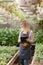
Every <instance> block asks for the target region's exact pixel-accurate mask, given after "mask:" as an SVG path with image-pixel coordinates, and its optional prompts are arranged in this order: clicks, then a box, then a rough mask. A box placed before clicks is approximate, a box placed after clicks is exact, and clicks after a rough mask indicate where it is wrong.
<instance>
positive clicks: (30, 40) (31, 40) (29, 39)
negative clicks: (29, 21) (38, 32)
mask: <svg viewBox="0 0 43 65" xmlns="http://www.w3.org/2000/svg"><path fill="white" fill-rule="evenodd" d="M33 37H34V36H33V31H30V34H29V38H27V39H26V40H27V41H29V42H33Z"/></svg>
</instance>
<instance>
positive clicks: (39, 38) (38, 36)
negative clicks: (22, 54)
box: [34, 29, 43, 43]
mask: <svg viewBox="0 0 43 65" xmlns="http://www.w3.org/2000/svg"><path fill="white" fill-rule="evenodd" d="M34 42H37V43H43V29H40V30H38V31H36V32H34Z"/></svg>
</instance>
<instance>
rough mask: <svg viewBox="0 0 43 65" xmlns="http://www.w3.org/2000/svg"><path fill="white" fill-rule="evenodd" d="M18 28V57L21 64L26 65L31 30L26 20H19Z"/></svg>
mask: <svg viewBox="0 0 43 65" xmlns="http://www.w3.org/2000/svg"><path fill="white" fill-rule="evenodd" d="M20 29H21V31H20V34H19V38H18V42H19V43H20V51H19V57H20V60H21V64H22V65H28V60H29V59H30V43H31V42H32V41H33V38H32V37H33V32H32V31H31V30H30V25H29V23H28V22H27V21H26V20H24V21H21V22H20Z"/></svg>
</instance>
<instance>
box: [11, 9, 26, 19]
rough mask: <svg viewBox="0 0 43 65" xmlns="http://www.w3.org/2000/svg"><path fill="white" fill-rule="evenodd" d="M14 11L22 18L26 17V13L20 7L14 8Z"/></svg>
mask: <svg viewBox="0 0 43 65" xmlns="http://www.w3.org/2000/svg"><path fill="white" fill-rule="evenodd" d="M12 12H13V13H14V14H15V15H16V16H18V17H19V18H20V19H21V20H24V19H26V15H25V14H24V13H23V12H22V11H21V10H20V9H15V10H14V9H13V10H12Z"/></svg>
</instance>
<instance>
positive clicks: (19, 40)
mask: <svg viewBox="0 0 43 65" xmlns="http://www.w3.org/2000/svg"><path fill="white" fill-rule="evenodd" d="M20 36H21V32H20V34H19V37H18V43H19V42H21V39H20Z"/></svg>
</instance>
